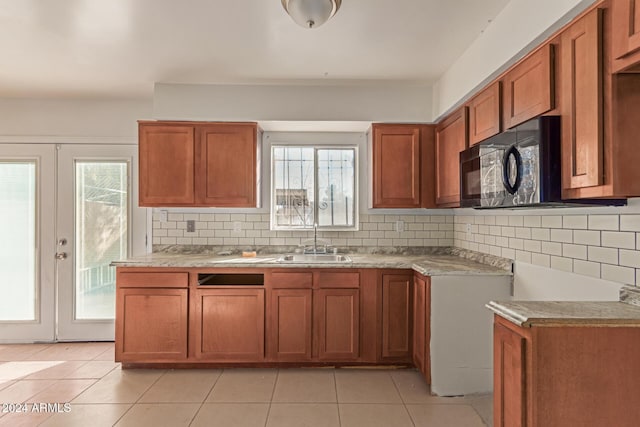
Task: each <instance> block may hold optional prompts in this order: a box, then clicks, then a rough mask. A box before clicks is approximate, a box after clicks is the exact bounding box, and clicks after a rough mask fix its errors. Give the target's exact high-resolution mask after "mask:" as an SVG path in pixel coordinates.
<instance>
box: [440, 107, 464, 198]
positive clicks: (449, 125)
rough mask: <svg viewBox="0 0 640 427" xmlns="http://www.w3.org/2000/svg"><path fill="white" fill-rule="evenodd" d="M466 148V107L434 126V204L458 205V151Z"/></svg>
mask: <svg viewBox="0 0 640 427" xmlns="http://www.w3.org/2000/svg"><path fill="white" fill-rule="evenodd" d="M466 148H467V108H466V107H463V108H460V109H459V110H457V111H455V112H454V113H452V114H451V115H450V116H448V117H447V118H445V119H444V120H443V121H442V122H441V123H439V124H438V126H437V127H436V205H438V206H439V207H457V206H460V152H461V151H463V150H464V149H466Z"/></svg>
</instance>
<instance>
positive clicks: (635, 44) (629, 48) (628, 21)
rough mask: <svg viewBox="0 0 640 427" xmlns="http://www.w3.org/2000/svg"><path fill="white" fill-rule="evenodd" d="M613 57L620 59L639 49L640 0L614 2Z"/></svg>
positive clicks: (615, 0) (618, 0) (617, 0)
mask: <svg viewBox="0 0 640 427" xmlns="http://www.w3.org/2000/svg"><path fill="white" fill-rule="evenodd" d="M612 15H613V29H612V31H613V55H614V57H615V58H622V57H624V56H626V55H628V54H630V53H632V52H635V51H637V50H639V49H640V0H614V1H613V2H612Z"/></svg>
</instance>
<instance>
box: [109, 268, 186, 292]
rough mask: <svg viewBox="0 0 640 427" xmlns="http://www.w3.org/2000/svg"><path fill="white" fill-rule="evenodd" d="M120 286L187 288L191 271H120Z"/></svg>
mask: <svg viewBox="0 0 640 427" xmlns="http://www.w3.org/2000/svg"><path fill="white" fill-rule="evenodd" d="M117 280H118V287H120V288H144V287H148V288H187V287H189V273H187V272H174V273H120V274H118V279H117Z"/></svg>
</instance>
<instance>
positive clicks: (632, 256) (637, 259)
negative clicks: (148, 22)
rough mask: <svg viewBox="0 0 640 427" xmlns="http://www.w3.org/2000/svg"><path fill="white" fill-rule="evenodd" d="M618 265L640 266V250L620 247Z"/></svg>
mask: <svg viewBox="0 0 640 427" xmlns="http://www.w3.org/2000/svg"><path fill="white" fill-rule="evenodd" d="M619 257H620V265H623V266H625V267H634V268H640V251H629V250H626V249H620V254H619Z"/></svg>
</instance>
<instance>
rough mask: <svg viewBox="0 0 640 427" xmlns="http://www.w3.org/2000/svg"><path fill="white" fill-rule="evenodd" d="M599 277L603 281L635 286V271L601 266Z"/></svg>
mask: <svg viewBox="0 0 640 427" xmlns="http://www.w3.org/2000/svg"><path fill="white" fill-rule="evenodd" d="M601 269H602V270H601V277H602V278H603V279H605V280H611V281H614V282H620V283H626V284H628V285H635V283H636V271H635V270H634V269H633V268H629V267H620V266H618V265H609V264H602V267H601Z"/></svg>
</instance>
